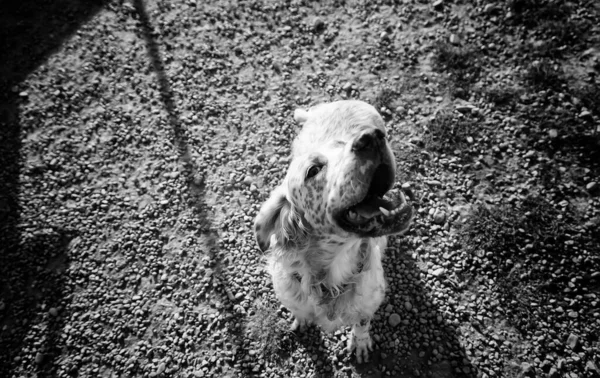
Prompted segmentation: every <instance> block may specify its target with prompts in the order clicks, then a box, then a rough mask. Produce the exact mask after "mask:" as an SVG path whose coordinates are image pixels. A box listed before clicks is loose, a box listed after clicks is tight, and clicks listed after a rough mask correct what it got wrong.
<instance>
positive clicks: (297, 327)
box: [290, 318, 306, 332]
mask: <svg viewBox="0 0 600 378" xmlns="http://www.w3.org/2000/svg"><path fill="white" fill-rule="evenodd" d="M305 330H306V321H304V320H298V319H296V318H294V322H293V323H292V325H291V326H290V331H292V332H304V331H305Z"/></svg>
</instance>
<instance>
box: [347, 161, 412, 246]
mask: <svg viewBox="0 0 600 378" xmlns="http://www.w3.org/2000/svg"><path fill="white" fill-rule="evenodd" d="M393 181H394V172H392V168H391V167H390V166H388V165H385V164H381V165H380V166H379V167H377V169H376V170H375V172H374V173H373V177H372V179H371V183H370V185H369V189H368V191H367V192H366V193H365V194H364V196H363V198H362V199H360V200H359V201H358V202H357V203H355V204H354V205H352V206H350V207H348V208H346V209H344V210H343V211H342V212H341V213H340V214H339V215H338V223H339V225H340V226H341V227H342V228H343V229H344V230H346V231H349V232H353V233H356V234H359V235H361V236H370V237H374V236H382V235H389V234H395V233H400V232H403V231H405V230H406V229H407V228H408V227H409V226H410V221H411V219H412V207H411V206H410V205H409V204H408V203H407V201H406V198H405V197H404V194H403V193H402V190H400V189H393V190H389V189H390V188H391V186H392V185H393Z"/></svg>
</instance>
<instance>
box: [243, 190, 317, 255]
mask: <svg viewBox="0 0 600 378" xmlns="http://www.w3.org/2000/svg"><path fill="white" fill-rule="evenodd" d="M285 194H286V190H285V188H284V187H283V185H282V186H279V187H278V188H277V189H275V190H274V191H273V193H271V196H270V197H269V199H268V200H267V201H266V202H265V203H264V204H263V205H262V207H261V209H260V211H259V212H258V215H257V216H256V220H255V221H254V235H255V237H256V242H257V243H258V246H259V248H260V250H261V251H263V252H265V251H267V250H268V249H269V248H270V247H271V238H272V236H273V235H274V236H275V241H276V243H277V244H279V245H281V246H282V247H284V248H286V249H287V248H291V247H297V246H298V245H299V244H301V243H302V241H303V240H305V239H306V235H307V234H308V227H307V223H306V221H305V220H304V218H303V217H302V215H301V214H300V213H299V212H298V211H296V210H295V209H294V207H293V206H292V204H291V203H290V202H289V201H288V200H287V198H286V195H285Z"/></svg>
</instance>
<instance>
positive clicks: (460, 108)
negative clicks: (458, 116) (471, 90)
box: [455, 104, 475, 114]
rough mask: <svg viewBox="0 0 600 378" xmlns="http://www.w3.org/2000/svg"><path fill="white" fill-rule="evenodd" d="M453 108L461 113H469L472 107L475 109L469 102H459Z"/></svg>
mask: <svg viewBox="0 0 600 378" xmlns="http://www.w3.org/2000/svg"><path fill="white" fill-rule="evenodd" d="M455 109H456V111H458V112H460V113H462V114H469V113H471V111H472V110H473V109H475V107H474V106H473V105H471V104H461V105H456V107H455Z"/></svg>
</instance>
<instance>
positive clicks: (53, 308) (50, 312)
mask: <svg viewBox="0 0 600 378" xmlns="http://www.w3.org/2000/svg"><path fill="white" fill-rule="evenodd" d="M48 313H49V314H50V315H52V316H56V315H58V309H57V308H56V307H52V308H50V310H48Z"/></svg>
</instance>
